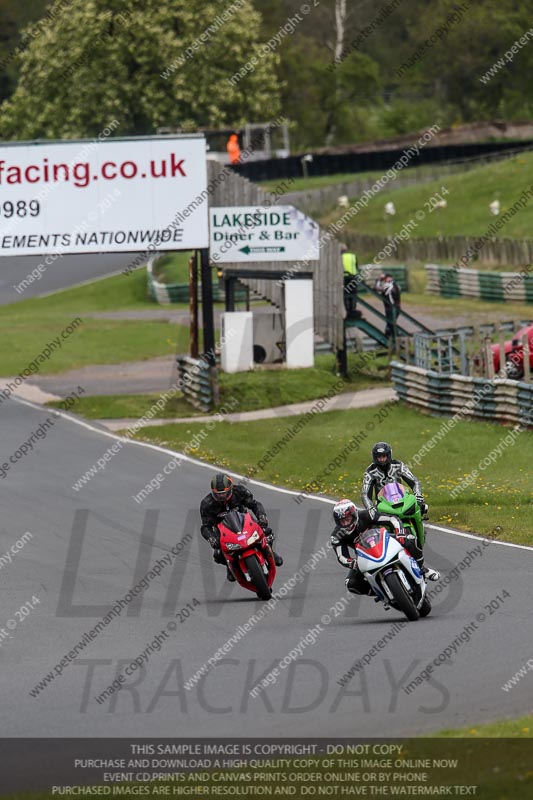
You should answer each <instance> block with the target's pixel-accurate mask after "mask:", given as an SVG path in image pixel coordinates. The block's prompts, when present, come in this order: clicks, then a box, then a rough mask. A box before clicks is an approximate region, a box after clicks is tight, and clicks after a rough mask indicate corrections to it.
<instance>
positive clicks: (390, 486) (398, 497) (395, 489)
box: [378, 483, 407, 505]
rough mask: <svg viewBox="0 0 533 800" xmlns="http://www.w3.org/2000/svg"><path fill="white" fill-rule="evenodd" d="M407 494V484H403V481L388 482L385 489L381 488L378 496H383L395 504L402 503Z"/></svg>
mask: <svg viewBox="0 0 533 800" xmlns="http://www.w3.org/2000/svg"><path fill="white" fill-rule="evenodd" d="M406 494H407V492H406V491H405V486H402V484H401V483H387V484H385V486H384V487H383V489H380V491H379V493H378V498H383V500H386V501H387V502H388V503H391V505H395V504H396V503H401V502H402V500H403V498H404V497H405V495H406Z"/></svg>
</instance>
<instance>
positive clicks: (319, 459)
mask: <svg viewBox="0 0 533 800" xmlns="http://www.w3.org/2000/svg"><path fill="white" fill-rule="evenodd" d="M301 419H302V417H300V416H293V417H290V418H289V419H287V418H281V417H280V418H275V419H269V420H260V421H255V422H240V423H229V422H223V423H220V424H218V425H216V426H215V427H214V428H213V429H211V430H209V432H208V434H207V436H204V438H203V440H202V438H201V437H200V441H201V444H200V446H199V447H197V448H194V450H191V454H192V455H194V456H196V457H197V458H200V459H203V460H204V461H207V462H209V463H212V464H216V465H218V466H221V467H225V468H227V469H232V470H234V471H235V472H238V473H240V474H244V475H247V476H253V477H255V478H257V479H258V480H264V481H268V482H272V483H274V484H276V485H278V486H286V487H288V488H291V489H294V490H296V491H299V492H310V493H314V492H321V493H323V494H326V495H328V496H331V497H352V498H354V499H356V500H358V499H359V496H360V492H361V478H362V475H363V472H364V470H365V468H366V467H367V466H368V464H369V462H370V449H371V446H372V444H373V443H374V442H375V441H378V440H380V439H385V440H387V441H389V442H391V444H392V448H393V452H394V454H395V456H396V457H397V458H401V459H402V460H404V461H406V462H407V463H408V464H409V462H410V460H411V459H412V457H413V455H414V454H415V453H417V452H418V450H419V448H420V447H421V446H422V445H423V444H424V443H425V442H426V441H427V440H428V439H430V438H431V437H432V436H433V435H434V434H435V433H436V432H437V431H438V430H439V428H440V426H441V424H442V420H439V419H436V418H434V417H429V416H425V415H422V414H421V413H420V412H419V411H414V410H412V409H410V408H405V407H403V406H401V405H400V404H398V403H395V404H391V405H389V406H381V407H375V408H362V409H357V410H350V411H329V412H327V413H324V414H317V415H314V416H313V417H312V418H311V419H308V420H306V422H305V425H304V424H303V425H302V428H301V429H300V430H299V431H298V432H297V433H296V434H295V435H294V436H293V437H292V438H290V446H287V445H288V444H289V441H287V440H286V439H285V440H284V436H286V435H287V434H288V432H289V431H290V429H291V428H293V427H294V426H295V425H296V424H297V423H298V422H299V421H300V420H301ZM202 427H203V426H202V424H201V423H195V424H193V423H191V424H187V425H164V426H161V427H157V428H151V429H147V428H145V429H144V430H143V431H142V434H140V435H139V438H142V439H145V440H147V441H150V442H157V443H159V444H162V445H164V446H167V447H171V448H173V449H176V450H178V451H182V450H183V448H184V447H185V446H186V445H188V443H189V442H190V441H191V439H192V438H193V436H195V434H198V433H199V432H200V431H201V430H202ZM304 431H305V433H303V432H304ZM506 434H507V430H506V429H505V428H503V427H500V426H498V425H492V424H490V423H484V422H476V423H474V422H458V423H457V425H456V427H455V428H454V429H453V431H451V432H450V433H449V434H448V435H447V436H445V437H444V438H443V439H442V440H441V441H440V442H439V443H438V444H437V445H436V446H435V447H434V448H433V449H432V450H430V451H429V453H428V454H427V455H426V456H425V457H424V458H423V460H422V461H421V463H420V466H419V467H417V468H416V469H415V474H416V475H417V476H418V478H419V479H420V481H421V483H422V488H423V490H424V493H425V495H426V498H427V501H428V503H429V505H430V517H431V521H432V522H433V523H436V524H438V523H440V524H444V525H452V526H453V527H456V528H459V529H462V530H467V531H473V532H477V533H480V534H488V533H491V532H492V531H493V530H494V528H495V526H497V525H499V526H501V528H502V534H501V538H503V539H505V540H507V541H511V542H517V543H522V544H529V545H533V529H532V528H531V512H532V506H533V492H532V489H531V458H530V453H531V446H532V442H533V434H532V433H530V432H524V433H522V434H521V435H520V436H519V437H517V438H516V439H515V442H516V443H517V444H515V445H514V446H512V447H507V448H505V447H503V449H501V456H500V457H499V458H498V460H497V461H495V462H494V463H492V464H491V465H490V466H489V467H487V468H486V469H484V470H481V471H480V477H479V478H478V479H477V480H476V481H474V482H473V483H472V484H471V485H470V486H469V487H468V488H466V489H465V490H464V491H463V492H461V493H460V494H459V495H458V497H457V498H456V499H452V498H451V497H450V492H451V491H452V489H453V488H454V487H455V486H457V485H458V484H461V482H462V481H463V480H464V478H465V476H466V475H468V474H469V473H470V472H471V471H472V470H474V469H479V464H480V462H481V461H482V459H484V458H485V457H486V456H488V454H489V453H490V452H491V450H492V449H493V448H494V447H497V446H498V444H499V443H500V441H501V440H502V439H503V438H504V437H505V436H506ZM350 441H353V442H354V443H355V445H356V446H354V449H353V450H352V451H351V452H349V453H347V454H346V453H345V454H344V456H343V455H342V454H343V449H344V448H345V447H346V445H347V443H348V442H350ZM276 448H277V449H276ZM273 451H274V452H273ZM335 458H337V461H338V465H337V464H335V463H334V461H335Z"/></svg>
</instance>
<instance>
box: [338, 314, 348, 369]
mask: <svg viewBox="0 0 533 800" xmlns="http://www.w3.org/2000/svg"><path fill="white" fill-rule="evenodd" d="M337 375H340V377H341V378H347V377H348V358H347V356H346V326H345V325H344V324H343V326H342V350H337Z"/></svg>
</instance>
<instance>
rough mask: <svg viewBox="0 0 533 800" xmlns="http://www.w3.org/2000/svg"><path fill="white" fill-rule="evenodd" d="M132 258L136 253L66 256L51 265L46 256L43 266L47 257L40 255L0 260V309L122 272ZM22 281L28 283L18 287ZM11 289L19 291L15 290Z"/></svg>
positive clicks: (50, 258)
mask: <svg viewBox="0 0 533 800" xmlns="http://www.w3.org/2000/svg"><path fill="white" fill-rule="evenodd" d="M135 257H136V253H102V254H100V253H94V254H93V253H90V254H87V255H72V254H70V255H64V256H62V257H60V258H56V259H55V261H54V260H53V257H52V256H48V259H49V263H47V262H46V259H47V256H43V255H41V256H18V257H16V258H9V257H4V258H2V261H1V263H2V271H1V273H0V306H4V305H7V304H8V303H16V302H18V301H19V300H26V299H27V298H28V297H38V296H39V295H42V294H47V293H48V292H55V291H58V290H59V289H66V288H68V287H69V286H75V285H76V284H78V283H83V281H89V280H95V279H96V278H102V277H104V276H106V275H112V274H113V273H115V272H119V271H120V270H122V269H125V268H126V267H127V266H128V265H129V264H131V263H132V262H133V261H134V260H135ZM39 267H40V269H39ZM32 272H33V275H32ZM30 276H31V277H30ZM39 276H40V277H39ZM26 279H27V280H28V283H27V284H24V286H21V285H20V284H21V281H23V280H26ZM15 287H19V288H18V290H17V289H16V288H15Z"/></svg>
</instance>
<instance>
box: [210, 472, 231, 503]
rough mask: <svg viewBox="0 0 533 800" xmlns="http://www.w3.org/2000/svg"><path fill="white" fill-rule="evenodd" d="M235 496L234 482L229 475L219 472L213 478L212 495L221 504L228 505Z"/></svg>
mask: <svg viewBox="0 0 533 800" xmlns="http://www.w3.org/2000/svg"><path fill="white" fill-rule="evenodd" d="M232 494H233V481H232V480H231V478H230V477H229V475H225V474H224V473H223V472H217V474H216V475H214V476H213V477H212V478H211V495H212V496H213V498H214V499H215V500H217V501H218V502H219V503H227V502H228V501H229V500H231V496H232Z"/></svg>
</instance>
